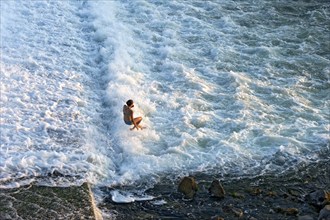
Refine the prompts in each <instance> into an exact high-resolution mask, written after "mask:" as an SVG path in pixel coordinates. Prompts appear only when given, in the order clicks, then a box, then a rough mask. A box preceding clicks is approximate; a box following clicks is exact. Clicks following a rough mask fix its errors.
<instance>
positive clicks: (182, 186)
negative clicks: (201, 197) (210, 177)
mask: <svg viewBox="0 0 330 220" xmlns="http://www.w3.org/2000/svg"><path fill="white" fill-rule="evenodd" d="M197 190H198V186H197V183H196V181H195V179H194V178H192V177H187V176H186V177H184V178H183V179H182V180H181V182H180V183H179V187H178V191H179V192H181V193H183V194H184V195H185V197H187V198H189V199H192V198H193V197H194V195H195V194H196V191H197Z"/></svg>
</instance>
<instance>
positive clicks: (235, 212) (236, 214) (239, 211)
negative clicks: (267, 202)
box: [232, 207, 243, 218]
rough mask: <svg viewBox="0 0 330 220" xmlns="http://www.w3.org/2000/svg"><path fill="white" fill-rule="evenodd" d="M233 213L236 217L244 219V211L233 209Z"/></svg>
mask: <svg viewBox="0 0 330 220" xmlns="http://www.w3.org/2000/svg"><path fill="white" fill-rule="evenodd" d="M232 212H233V213H234V214H235V216H237V217H238V218H241V217H243V211H242V210H241V209H239V208H235V207H233V208H232Z"/></svg>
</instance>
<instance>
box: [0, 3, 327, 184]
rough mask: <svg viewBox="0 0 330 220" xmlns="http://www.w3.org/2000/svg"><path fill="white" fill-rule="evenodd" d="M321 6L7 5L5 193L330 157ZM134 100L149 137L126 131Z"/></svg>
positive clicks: (258, 170)
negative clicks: (31, 186)
mask: <svg viewBox="0 0 330 220" xmlns="http://www.w3.org/2000/svg"><path fill="white" fill-rule="evenodd" d="M329 16H330V5H329V3H328V1H307V0H306V1H303V0H298V1H282V0H279V1H272V0H264V1H261V0H259V1H258V0H257V1H254V0H244V1H227V0H226V1H225V0H218V1H202V0H192V1H180V0H177V1H159V0H152V1H146V0H135V1H125V0H123V1H119V0H118V1H1V81H0V83H1V96H0V105H1V115H0V120H1V121H0V123H1V124H0V126H1V127H0V129H1V139H0V141H1V148H0V186H1V188H7V187H18V186H20V185H24V184H28V183H30V182H33V181H39V183H40V184H46V185H72V184H79V183H81V182H84V181H90V182H92V183H93V184H95V185H108V186H109V185H110V186H116V185H130V184H134V183H135V182H137V181H140V180H141V179H147V180H148V181H150V182H153V181H157V178H158V177H159V176H160V175H162V174H165V173H172V174H173V173H174V174H176V175H183V174H189V173H191V172H197V171H200V172H209V173H213V172H214V173H220V174H223V175H224V174H236V175H257V174H262V173H267V172H272V171H276V172H284V171H285V170H286V169H287V168H289V167H294V166H296V165H297V164H300V163H309V162H315V161H318V160H320V159H322V158H323V159H324V158H325V159H327V160H329V155H322V153H320V152H322V151H324V150H326V149H328V150H329V140H330V138H329V130H330V125H329V120H330V115H329V108H330V101H329V100H330V99H329V96H330V80H329V75H330V65H329V64H330V61H329V59H330V53H329V50H330V45H329V36H330V31H329V30H330V22H329V20H330V18H329ZM128 99H133V100H134V101H135V107H134V108H135V112H134V114H135V115H136V116H139V115H140V116H142V117H143V121H142V124H143V126H146V127H147V129H145V130H143V131H130V130H129V126H127V125H125V124H124V123H123V119H122V106H123V105H124V104H125V102H126V101H127V100H128Z"/></svg>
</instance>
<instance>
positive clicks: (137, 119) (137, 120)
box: [131, 117, 143, 130]
mask: <svg viewBox="0 0 330 220" xmlns="http://www.w3.org/2000/svg"><path fill="white" fill-rule="evenodd" d="M133 120H134V122H135V124H136V126H135V125H134V127H133V128H131V130H134V128H136V129H137V130H139V128H140V129H141V130H142V129H143V128H142V127H141V125H139V124H140V123H141V121H142V117H137V118H134V119H133Z"/></svg>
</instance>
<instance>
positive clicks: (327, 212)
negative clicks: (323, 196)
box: [318, 205, 330, 220]
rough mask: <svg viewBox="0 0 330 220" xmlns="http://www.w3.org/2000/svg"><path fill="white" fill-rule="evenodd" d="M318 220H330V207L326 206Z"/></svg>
mask: <svg viewBox="0 0 330 220" xmlns="http://www.w3.org/2000/svg"><path fill="white" fill-rule="evenodd" d="M318 220H330V205H326V206H325V207H324V208H323V209H322V210H321V211H320V214H319V218H318Z"/></svg>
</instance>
